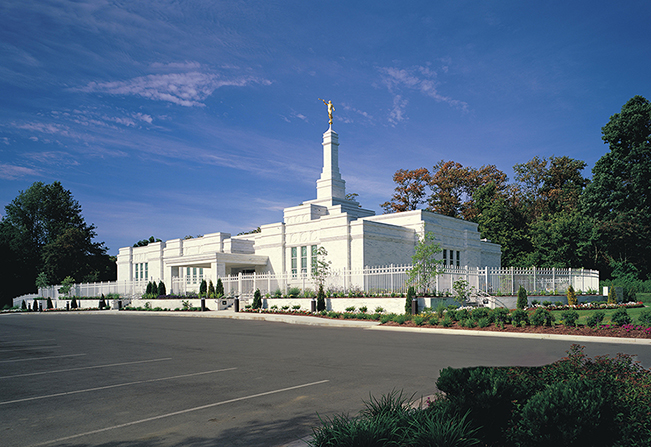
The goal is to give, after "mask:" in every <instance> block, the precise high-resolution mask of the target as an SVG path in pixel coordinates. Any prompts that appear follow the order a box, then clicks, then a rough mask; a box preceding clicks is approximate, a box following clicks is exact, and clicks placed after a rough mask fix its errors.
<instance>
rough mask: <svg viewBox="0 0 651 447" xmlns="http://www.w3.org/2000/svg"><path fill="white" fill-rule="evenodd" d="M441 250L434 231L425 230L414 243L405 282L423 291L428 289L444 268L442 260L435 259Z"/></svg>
mask: <svg viewBox="0 0 651 447" xmlns="http://www.w3.org/2000/svg"><path fill="white" fill-rule="evenodd" d="M441 251H442V249H441V247H440V246H439V244H438V243H436V242H435V237H434V233H431V232H429V231H428V232H426V233H425V234H424V235H423V237H422V238H420V240H419V241H418V243H417V244H416V247H415V250H414V255H413V256H412V257H411V261H412V268H411V269H409V271H408V275H409V277H408V279H407V282H408V283H409V284H412V285H415V286H417V287H418V288H419V289H420V290H421V291H422V292H423V293H426V292H428V291H430V290H431V286H432V283H433V281H434V280H435V279H436V277H437V276H438V275H439V274H441V273H442V272H443V270H444V267H443V266H442V263H443V261H442V260H440V259H437V256H438V254H439V253H440V252H441Z"/></svg>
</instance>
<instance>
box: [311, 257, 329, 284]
mask: <svg viewBox="0 0 651 447" xmlns="http://www.w3.org/2000/svg"><path fill="white" fill-rule="evenodd" d="M326 256H328V251H327V250H326V249H325V247H319V248H317V249H316V250H315V251H314V252H313V253H312V278H313V279H314V282H315V285H316V286H318V287H321V288H323V285H324V284H325V281H326V279H327V278H328V276H329V275H330V265H331V264H332V261H329V260H327V259H326Z"/></svg>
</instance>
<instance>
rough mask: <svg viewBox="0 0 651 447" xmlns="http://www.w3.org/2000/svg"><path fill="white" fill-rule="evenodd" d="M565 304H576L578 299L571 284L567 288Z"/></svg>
mask: <svg viewBox="0 0 651 447" xmlns="http://www.w3.org/2000/svg"><path fill="white" fill-rule="evenodd" d="M567 304H568V305H570V306H576V305H577V304H579V300H578V299H577V297H576V292H575V291H574V287H572V284H570V286H569V287H568V288H567Z"/></svg>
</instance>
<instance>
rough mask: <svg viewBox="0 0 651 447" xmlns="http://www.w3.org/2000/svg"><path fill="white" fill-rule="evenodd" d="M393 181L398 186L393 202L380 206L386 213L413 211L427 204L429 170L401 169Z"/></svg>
mask: <svg viewBox="0 0 651 447" xmlns="http://www.w3.org/2000/svg"><path fill="white" fill-rule="evenodd" d="M393 181H394V182H395V183H396V184H397V186H396V188H395V192H394V193H393V197H391V201H390V202H384V203H382V204H380V206H381V207H382V208H383V209H384V212H385V213H399V212H402V211H413V210H415V209H418V206H419V205H420V204H422V203H424V202H425V193H426V189H427V188H428V186H429V182H430V174H429V171H428V170H427V168H419V169H413V170H410V171H408V170H404V169H399V170H397V171H396V173H395V174H393Z"/></svg>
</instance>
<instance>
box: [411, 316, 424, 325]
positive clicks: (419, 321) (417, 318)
mask: <svg viewBox="0 0 651 447" xmlns="http://www.w3.org/2000/svg"><path fill="white" fill-rule="evenodd" d="M412 321H413V322H414V324H415V325H416V326H422V325H423V323H425V317H423V316H421V315H415V316H414V318H413V320H412Z"/></svg>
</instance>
